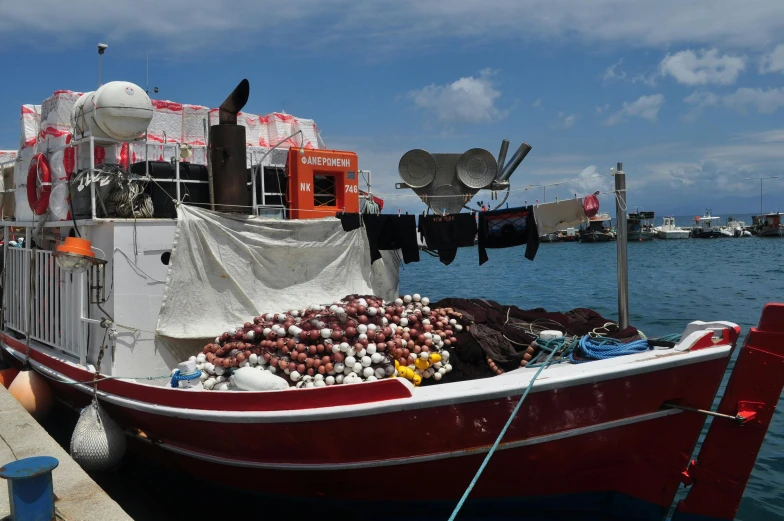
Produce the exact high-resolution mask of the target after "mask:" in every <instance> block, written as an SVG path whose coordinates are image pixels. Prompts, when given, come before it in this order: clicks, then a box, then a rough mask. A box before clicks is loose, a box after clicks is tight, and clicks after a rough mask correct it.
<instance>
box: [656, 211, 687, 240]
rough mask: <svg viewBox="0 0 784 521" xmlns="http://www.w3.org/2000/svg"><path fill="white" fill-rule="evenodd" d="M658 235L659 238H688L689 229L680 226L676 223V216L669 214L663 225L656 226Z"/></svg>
mask: <svg viewBox="0 0 784 521" xmlns="http://www.w3.org/2000/svg"><path fill="white" fill-rule="evenodd" d="M654 230H655V231H656V236H657V237H658V238H659V239H688V238H689V230H687V229H686V228H680V227H678V226H676V225H675V217H673V216H668V217H665V218H664V222H663V223H662V225H661V226H657V227H656V228H654Z"/></svg>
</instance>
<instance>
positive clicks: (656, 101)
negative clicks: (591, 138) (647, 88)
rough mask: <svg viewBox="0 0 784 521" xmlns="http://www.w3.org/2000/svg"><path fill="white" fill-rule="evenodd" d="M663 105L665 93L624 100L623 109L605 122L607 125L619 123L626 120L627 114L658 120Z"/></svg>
mask: <svg viewBox="0 0 784 521" xmlns="http://www.w3.org/2000/svg"><path fill="white" fill-rule="evenodd" d="M662 105H664V95H663V94H653V95H651V96H640V97H639V98H638V99H637V100H636V101H633V102H631V103H629V102H624V104H623V106H622V108H621V110H619V111H618V112H616V113H615V114H613V115H612V116H610V117H609V118H607V119H606V120H605V121H604V123H605V125H617V124H618V123H620V122H622V121H624V120H625V119H626V116H638V117H641V118H643V119H647V120H648V121H656V118H657V117H658V116H659V110H660V109H661V107H662Z"/></svg>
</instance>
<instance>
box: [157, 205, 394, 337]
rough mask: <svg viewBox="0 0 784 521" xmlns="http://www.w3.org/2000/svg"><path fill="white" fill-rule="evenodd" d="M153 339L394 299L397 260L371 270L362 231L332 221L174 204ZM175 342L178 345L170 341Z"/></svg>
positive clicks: (389, 255)
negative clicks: (354, 297) (338, 304)
mask: <svg viewBox="0 0 784 521" xmlns="http://www.w3.org/2000/svg"><path fill="white" fill-rule="evenodd" d="M177 215H178V223H177V232H176V234H175V239H174V247H173V249H172V255H171V261H170V267H169V273H168V275H167V278H166V289H165V292H164V297H163V301H162V304H161V309H160V313H159V316H158V325H157V329H156V333H157V334H158V335H159V338H160V337H168V338H160V339H161V340H163V341H164V343H165V344H166V345H168V346H169V348H170V349H171V350H172V351H177V349H173V345H172V344H173V343H172V342H171V340H172V339H177V340H188V339H208V338H214V337H215V336H216V335H219V334H220V333H222V332H223V331H225V330H227V329H228V328H230V327H237V326H239V325H242V324H244V323H245V322H248V321H252V319H253V317H255V316H258V315H260V314H262V313H270V312H272V313H275V312H279V311H287V310H290V309H302V308H305V307H306V306H309V305H311V304H329V303H332V302H334V301H336V300H338V299H341V298H343V297H345V296H346V295H350V294H354V293H356V294H363V295H378V296H380V297H382V298H384V299H385V300H394V299H395V298H396V297H397V294H398V276H399V272H400V255H399V252H396V251H384V252H382V258H381V259H380V260H377V261H376V262H374V263H373V264H372V265H371V263H370V251H369V246H368V241H367V236H366V234H365V231H364V228H360V229H357V230H353V231H350V232H345V231H343V228H342V226H341V224H340V220H338V219H335V218H329V219H313V220H299V221H280V220H275V219H265V218H259V217H250V216H233V215H229V214H221V213H217V212H211V211H209V210H205V209H201V208H196V207H191V206H185V205H180V206H179V208H178V211H177ZM175 343H176V342H175Z"/></svg>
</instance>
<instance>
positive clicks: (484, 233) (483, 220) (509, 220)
mask: <svg viewBox="0 0 784 521" xmlns="http://www.w3.org/2000/svg"><path fill="white" fill-rule="evenodd" d="M523 244H525V245H526V247H525V258H526V259H528V260H534V257H535V256H536V250H538V249H539V232H538V231H537V229H536V220H535V219H534V210H533V207H532V206H523V207H520V208H507V209H506V210H493V211H491V212H480V213H479V264H480V265H482V264H484V263H485V262H487V260H488V257H487V251H485V248H509V247H510V246H522V245H523Z"/></svg>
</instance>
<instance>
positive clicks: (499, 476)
mask: <svg viewBox="0 0 784 521" xmlns="http://www.w3.org/2000/svg"><path fill="white" fill-rule="evenodd" d="M8 342H9V341H8V339H6V343H8ZM733 343H734V341H733ZM12 349H13V350H14V351H15V355H16V356H18V353H19V352H21V351H23V350H24V346H20V345H18V342H17V344H16V345H15V347H14V348H12ZM717 349H718V348H713V350H712V351H711V350H706V351H705V353H706V354H705V355H704V358H700V359H698V360H692V361H691V362H689V363H688V364H683V365H681V364H676V363H674V362H671V361H669V359H668V360H666V361H664V362H662V363H663V364H671V365H662V367H661V368H658V369H655V370H653V369H651V368H647V369H644V370H643V365H642V364H638V366H634V365H627V366H626V367H625V368H624V370H623V371H619V372H618V373H617V374H613V375H606V376H605V377H601V378H600V377H596V378H588V379H586V380H585V381H581V382H578V383H576V384H574V385H561V386H552V387H547V386H546V385H545V386H543V387H542V388H541V390H540V389H538V388H537V387H534V391H533V392H532V393H531V394H530V395H529V396H528V397H527V399H526V403H525V406H524V407H523V408H522V409H521V410H520V412H519V413H518V415H517V416H516V417H515V418H514V420H513V421H512V423H511V425H510V428H509V430H508V432H507V434H506V436H505V437H504V439H503V441H502V443H501V444H500V445H499V447H498V451H497V453H496V454H495V456H494V457H493V458H492V459H491V460H490V463H489V464H488V465H487V467H486V468H485V470H484V473H483V474H482V476H481V478H480V479H479V481H478V482H477V484H476V487H475V488H474V490H473V492H472V494H471V501H470V502H469V506H468V508H469V509H476V511H477V512H482V511H483V508H486V505H518V504H526V503H528V504H537V505H539V506H538V507H537V508H542V509H545V510H546V509H547V508H555V509H556V510H558V508H559V507H560V509H561V511H560V513H559V514H558V515H557V516H555V517H553V518H558V519H565V518H568V517H564V516H565V514H564V513H563V509H564V508H566V513H572V514H574V515H576V516H577V518H580V519H590V515H591V514H592V510H591V509H592V508H594V507H595V506H596V504H597V503H596V502H597V501H598V502H599V503H601V502H603V501H610V503H609V504H613V502H617V504H618V505H621V506H622V505H628V504H631V503H634V504H635V505H638V507H636V509H635V510H634V511H632V512H629V513H627V514H626V516H625V517H624V518H625V519H639V520H647V519H660V518H661V516H662V515H663V513H664V512H665V511H666V509H667V508H668V507H669V505H670V504H671V502H672V500H673V497H674V495H675V492H676V490H677V488H678V486H679V484H680V478H679V476H680V473H681V472H682V471H683V470H684V469H685V468H686V466H687V465H688V462H689V458H690V456H691V454H692V451H693V449H694V446H695V444H696V441H697V438H698V436H699V434H700V431H701V429H702V427H703V424H704V421H705V418H704V416H702V415H699V414H693V413H685V412H680V411H676V410H671V409H663V408H662V403H664V402H668V401H672V400H677V401H679V402H680V403H683V404H688V405H689V406H691V407H697V408H709V407H710V405H711V403H712V401H713V398H714V396H715V393H716V390H717V389H718V386H719V383H720V381H721V379H722V377H723V375H724V372H725V370H726V365H727V361H728V359H729V355H730V353H731V351H730V348H726V346H725V349H724V350H723V351H721V352H719V351H717ZM710 353H713V354H710ZM31 359H32V360H33V363H34V366H35V367H36V368H37V369H38V370H43V371H44V372H45V373H47V374H48V375H49V376H50V377H52V378H57V377H58V376H57V375H58V374H59V375H61V376H63V375H65V376H66V377H68V378H73V379H75V380H79V381H89V380H90V378H91V374H90V373H89V372H87V371H84V370H82V369H79V368H76V367H72V366H68V367H67V368H66V367H63V365H67V364H63V363H62V362H60V361H57V360H54V359H52V357H50V356H48V355H46V354H44V353H41V352H38V351H36V350H34V351H33V352H32V353H31ZM607 362H611V361H603V362H593V363H591V364H583V366H581V367H584V366H593V368H600V367H601V365H596V364H606V363H607ZM572 367H574V366H572ZM638 367H639V369H638ZM589 369H590V367H589ZM531 373H532V372H528V373H527V374H528V375H529V377H530V374H531ZM520 374H523V373H518V375H520ZM518 375H516V374H515V373H507V374H505V375H502V376H500V377H496V378H493V379H492V380H493V381H494V382H502V381H503V379H507V381H509V382H513V381H514V378H519V376H518ZM485 382H487V381H485ZM465 383H466V384H468V383H469V382H465ZM382 384H383V385H382ZM545 384H547V382H545ZM54 385H55V387H57V392H56V395H57V396H58V397H60V398H61V399H63V400H64V401H66V402H68V403H71V404H73V405H77V406H81V405H85V404H86V403H88V402H89V400H90V398H91V397H90V394H89V389H90V387H88V386H74V385H64V384H61V383H54ZM450 385H462V384H450ZM472 385H474V384H472ZM341 387H342V388H343V389H340V388H341ZM393 387H395V388H397V387H401V388H404V387H405V386H403V385H402V383H400V382H397V381H395V380H388V381H382V382H376V383H373V384H360V385H351V386H338V387H333V388H328V389H300V390H291V391H283V392H277V393H274V394H270V393H238V394H234V393H232V394H231V395H228V394H226V393H197V392H189V391H181V390H173V389H165V388H155V387H152V386H147V385H140V384H133V383H129V382H124V381H117V380H107V381H105V382H101V383H100V384H99V396H100V397H101V398H102V403H103V405H104V406H105V407H106V409H107V411H108V412H109V414H110V415H111V416H112V418H114V419H115V421H117V422H118V423H119V424H120V425H121V426H122V427H123V428H125V429H126V431H127V432H130V433H135V440H136V442H138V443H137V445H139V450H141V451H142V452H143V453H146V454H148V455H149V456H150V457H152V458H153V459H158V460H160V459H161V458H165V459H166V460H167V461H171V462H172V463H171V464H172V465H176V467H175V468H177V469H179V470H180V471H184V472H186V473H187V474H189V475H192V476H194V477H196V478H199V479H206V480H212V481H216V482H218V483H223V484H230V485H231V486H232V487H239V488H243V489H246V490H250V491H254V492H258V493H262V494H265V495H272V496H277V497H280V498H293V499H295V500H296V499H311V500H318V501H325V500H327V501H337V502H343V501H355V502H366V501H379V502H382V501H387V502H389V501H396V500H397V499H399V501H401V502H405V501H407V500H411V499H421V498H419V497H416V496H417V493H416V492H415V491H416V490H420V489H421V490H423V491H426V493H425V495H426V498H425V499H428V500H433V501H435V502H437V503H439V502H440V503H442V504H443V505H444V506H450V505H454V504H455V503H456V501H457V500H458V499H459V498H460V496H461V495H462V493H463V491H464V490H465V488H466V487H467V486H468V484H469V483H470V481H471V479H472V478H473V476H474V474H475V472H476V471H477V469H478V468H479V466H480V465H481V463H482V460H483V458H484V457H485V456H486V454H487V452H488V451H489V449H490V447H491V446H492V444H493V442H494V441H495V439H496V437H497V436H498V433H499V432H500V431H501V429H502V428H503V426H504V424H505V422H506V421H507V420H508V418H509V415H510V414H511V412H512V410H513V409H514V407H515V405H516V403H517V401H518V400H519V399H520V396H521V394H522V390H523V389H522V388H519V387H518V388H516V389H515V390H513V391H503V392H501V391H499V393H500V394H499V393H496V394H497V395H492V396H468V397H463V396H462V393H461V395H460V396H456V397H453V398H451V399H448V400H445V401H443V400H442V401H441V402H438V403H434V404H431V405H427V406H425V405H422V404H419V405H417V404H416V403H414V404H410V405H409V404H408V403H407V401H408V400H410V399H412V398H406V397H405V393H402V392H401V393H397V391H395V390H394V389H393ZM435 387H436V388H438V387H442V388H443V387H445V386H435ZM502 388H503V386H502ZM373 389H379V390H382V391H376V392H377V394H373V395H370V396H371V398H372V399H373V400H375V403H376V404H377V405H374V404H371V405H373V406H372V407H368V406H367V404H364V405H365V407H363V405H362V404H355V405H351V404H350V399H349V398H348V397H350V396H355V397H357V396H359V397H361V396H362V395H365V394H366V393H370V392H371V391H372V390H373ZM324 391H327V393H324ZM333 391H334V392H340V393H343V394H341V395H339V396H343V398H344V400H343V401H344V402H345V403H347V404H348V405H346V406H337V407H323V406H321V407H316V408H313V407H310V408H308V407H309V406H310V405H313V403H315V402H311V398H312V397H314V396H317V395H318V394H319V393H320V394H321V395H325V394H328V393H329V392H333ZM422 391H428V390H427V389H424V388H422ZM346 393H351V394H346ZM395 393H397V394H395ZM228 396H231V397H232V398H233V400H227V397H228ZM336 396H337V395H336ZM409 396H410V395H409ZM297 397H301V399H298V402H302V403H300V406H301V408H300V409H299V410H292V409H294V408H295V405H292V404H294V403H295V402H291V401H290V400H292V399H297ZM212 401H215V402H214V403H222V404H223V410H220V411H214V410H212V408H211V407H210V406H209V405H210V403H208V402H212ZM303 403H304V405H305V406H306V407H304V408H302V405H303ZM249 409H251V410H249ZM216 413H217V414H216ZM587 447H590V450H588V449H587ZM414 483H419V484H417V485H413V484H414ZM421 483H424V484H425V485H423V486H420V484H421ZM406 484H408V485H409V486H406ZM399 486H402V487H403V489H404V490H405V492H398V493H395V492H394V490H395V489H397V487H399ZM391 490H392V491H391ZM564 496H570V497H582V498H589V499H588V500H586V501H585V503H584V504H582V505H577V504H574V505H573V504H569V505H568V506H566V507H565V505H564V504H563V503H562V502H561V500H560V499H558V498H563V497H564ZM602 504H604V505H605V507H607V506H608V503H602ZM483 505H485V507H483ZM643 505H644V506H645V507H643ZM509 508H512V507H511V506H510V507H509ZM605 510H606V508H605ZM484 512H485V513H487V511H484ZM578 514H579V515H578ZM430 515H431V516H432V514H430ZM580 516H582V517H580ZM543 519H544V518H543Z"/></svg>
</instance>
